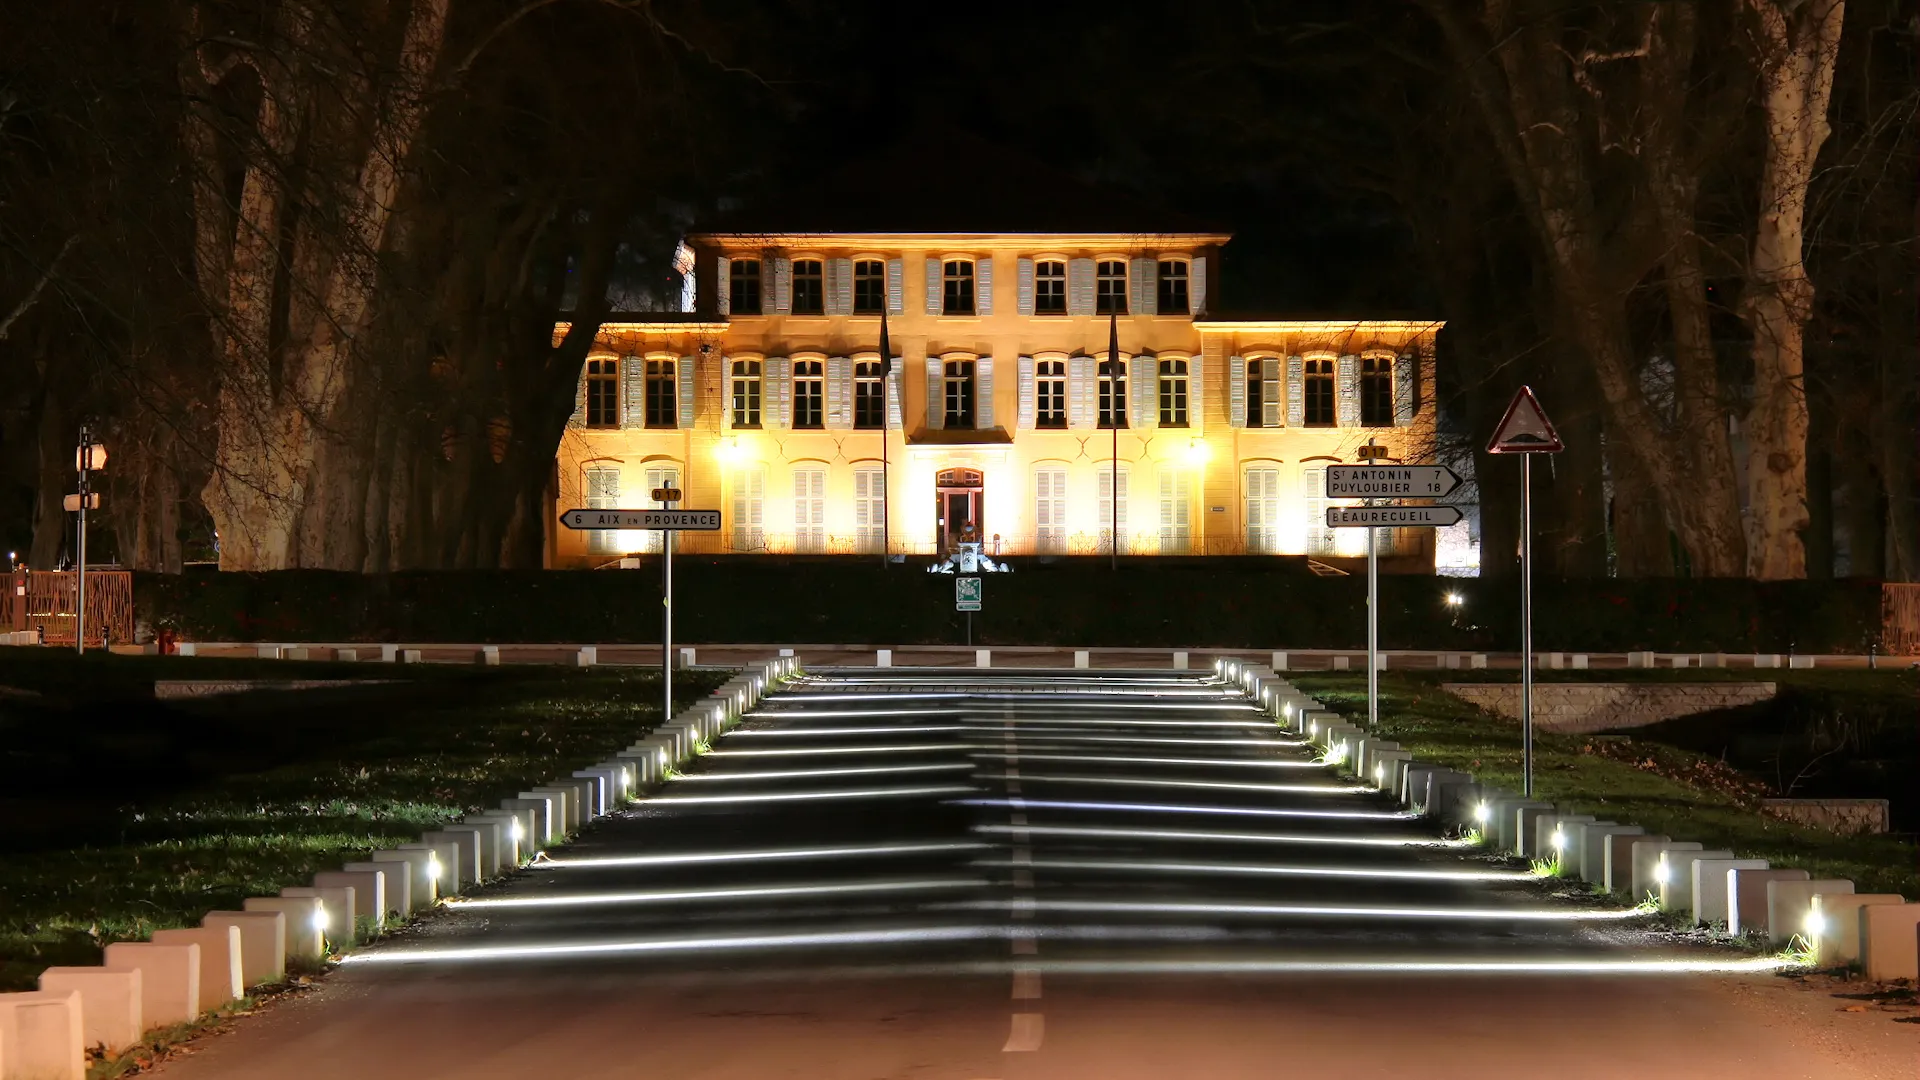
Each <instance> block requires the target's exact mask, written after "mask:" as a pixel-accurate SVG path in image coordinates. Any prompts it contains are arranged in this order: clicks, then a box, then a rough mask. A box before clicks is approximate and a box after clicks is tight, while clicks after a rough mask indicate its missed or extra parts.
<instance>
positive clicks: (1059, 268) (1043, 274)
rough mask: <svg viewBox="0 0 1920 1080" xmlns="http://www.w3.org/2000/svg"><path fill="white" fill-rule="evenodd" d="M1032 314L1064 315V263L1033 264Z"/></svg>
mask: <svg viewBox="0 0 1920 1080" xmlns="http://www.w3.org/2000/svg"><path fill="white" fill-rule="evenodd" d="M1033 313H1034V314H1035V315H1065V314H1066V313H1067V264H1066V263H1063V262H1038V263H1034V264H1033Z"/></svg>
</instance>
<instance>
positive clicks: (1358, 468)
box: [1327, 465, 1460, 499]
mask: <svg viewBox="0 0 1920 1080" xmlns="http://www.w3.org/2000/svg"><path fill="white" fill-rule="evenodd" d="M1459 486H1460V474H1459V473H1456V472H1454V471H1453V470H1452V469H1449V468H1447V467H1446V466H1445V465H1329V466H1327V498H1329V499H1438V498H1440V497H1442V496H1445V495H1449V494H1452V492H1453V489H1454V488H1457V487H1459Z"/></svg>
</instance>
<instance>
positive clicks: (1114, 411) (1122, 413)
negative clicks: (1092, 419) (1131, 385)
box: [1100, 357, 1127, 428]
mask: <svg viewBox="0 0 1920 1080" xmlns="http://www.w3.org/2000/svg"><path fill="white" fill-rule="evenodd" d="M1100 426H1101V427H1102V428H1116V427H1122V428H1123V427H1126V426H1127V362H1126V361H1125V360H1122V359H1119V358H1118V357H1108V358H1107V359H1105V360H1102V361H1100Z"/></svg>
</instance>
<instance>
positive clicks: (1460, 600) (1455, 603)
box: [1447, 592, 1467, 607]
mask: <svg viewBox="0 0 1920 1080" xmlns="http://www.w3.org/2000/svg"><path fill="white" fill-rule="evenodd" d="M1466 601H1467V598H1466V597H1464V596H1461V595H1460V594H1459V593H1457V592H1450V593H1448V594H1447V606H1448V607H1459V606H1460V605H1461V604H1464V603H1466Z"/></svg>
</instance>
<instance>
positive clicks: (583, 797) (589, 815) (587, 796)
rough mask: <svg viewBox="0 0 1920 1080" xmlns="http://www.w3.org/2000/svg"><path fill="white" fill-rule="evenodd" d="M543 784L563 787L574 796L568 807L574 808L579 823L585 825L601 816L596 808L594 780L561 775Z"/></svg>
mask: <svg viewBox="0 0 1920 1080" xmlns="http://www.w3.org/2000/svg"><path fill="white" fill-rule="evenodd" d="M542 786H543V787H557V788H563V789H565V790H566V791H567V792H568V793H569V794H571V795H572V796H573V798H572V800H570V801H569V803H568V807H569V808H570V809H572V810H574V812H575V814H576V816H577V819H578V821H577V824H579V825H584V824H586V823H587V822H589V821H592V820H593V819H594V818H597V817H599V816H600V813H599V811H597V810H595V809H594V800H593V781H591V780H583V779H581V778H580V777H577V776H560V777H555V778H554V779H552V780H550V781H548V782H547V783H546V784H544V785H542Z"/></svg>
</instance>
